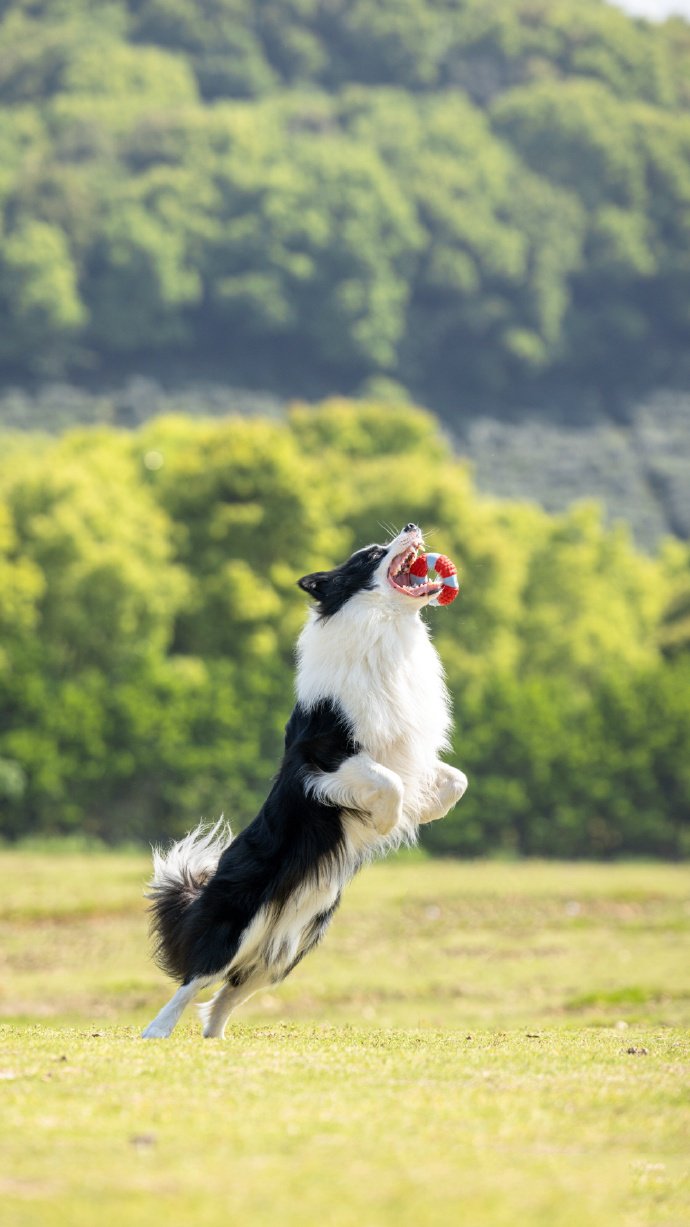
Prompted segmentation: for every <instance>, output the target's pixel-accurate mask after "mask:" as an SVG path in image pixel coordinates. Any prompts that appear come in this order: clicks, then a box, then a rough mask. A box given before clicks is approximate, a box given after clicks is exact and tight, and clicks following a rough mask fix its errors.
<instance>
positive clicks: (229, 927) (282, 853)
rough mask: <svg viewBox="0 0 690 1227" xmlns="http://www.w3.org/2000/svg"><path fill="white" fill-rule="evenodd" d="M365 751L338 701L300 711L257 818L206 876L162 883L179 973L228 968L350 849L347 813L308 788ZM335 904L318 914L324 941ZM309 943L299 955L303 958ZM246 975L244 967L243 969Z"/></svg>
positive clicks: (166, 956)
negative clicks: (258, 920)
mask: <svg viewBox="0 0 690 1227" xmlns="http://www.w3.org/2000/svg"><path fill="white" fill-rule="evenodd" d="M360 749H361V747H360V746H359V745H358V743H357V742H356V741H355V740H354V738H353V736H352V733H351V731H350V729H349V726H348V724H347V721H346V719H345V717H344V716H343V714H342V712H341V711H340V709H339V708H338V706H337V704H335V703H334V702H332V701H330V700H324V701H323V702H321V703H318V704H317V705H315V706H314V707H312V708H310V709H309V710H308V711H307V710H305V709H304V708H303V707H301V706H300V705H299V704H298V705H297V706H296V707H295V709H294V711H293V713H292V715H291V717H290V720H289V721H288V724H287V726H286V729H285V752H284V756H283V761H282V763H281V766H280V770H279V772H278V774H277V776H276V778H275V780H274V781H273V785H272V787H271V791H270V793H269V795H268V797H267V799H266V801H265V802H264V804H263V806H262V807H261V809H260V811H259V813H258V814H257V816H256V818H254V819H253V821H252V822H251V823H250V824H249V826H248V827H245V829H244V830H243V831H241V832H240V833H239V835H237V836H236V838H235V839H233V840H232V842H231V843H230V844H229V845H228V847H227V848H226V849H225V851H224V852H223V853H222V855H221V857H220V860H219V862H218V865H217V868H216V870H215V873H213V874H212V875H211V876H209V877H208V879H207V880H205V881H201V882H200V881H199V880H195V879H194V878H193V877H192V876H191V875H189V874H187V877H186V879H185V878H184V875H183V878H182V880H181V881H179V882H177V883H173V882H170V883H165V882H164V883H163V884H162V885H161V886H159V887H157V888H154V890H153V891H152V893H151V898H152V905H151V911H152V931H153V934H154V939H155V941H156V958H157V962H158V964H159V966H160V967H162V968H163V970H165V971H166V972H167V973H168V974H169V975H170V976H172V978H173V979H176V980H179V981H181V982H182V983H187V982H188V981H190V980H192V979H193V978H194V977H196V976H204V975H208V976H214V975H217V974H218V973H219V972H221V971H223V970H224V969H225V968H227V966H228V964H229V963H230V962H231V961H232V959H233V957H234V955H235V954H236V952H237V949H238V946H239V942H240V937H241V935H242V933H243V932H244V930H245V929H246V928H247V926H248V924H249V923H250V921H251V920H252V917H253V916H254V915H255V914H256V913H257V912H258V910H259V909H260V908H261V907H263V906H264V905H267V904H271V905H272V906H273V907H274V908H275V909H276V911H279V910H280V909H281V908H282V907H283V906H284V904H285V903H286V901H287V900H288V899H289V898H290V896H291V895H292V894H293V893H294V891H295V890H296V889H297V888H298V887H299V886H300V885H301V884H302V883H303V882H304V881H305V880H311V881H316V880H318V875H319V872H320V871H326V870H327V868H328V866H329V865H332V863H333V860H334V859H335V860H337V858H338V856H339V855H340V854H341V852H342V847H343V824H342V816H341V811H340V810H339V809H338V808H337V807H335V806H332V805H326V804H324V803H323V802H321V801H318V800H316V799H315V798H314V797H312V796H311V795H309V794H308V793H306V792H305V789H304V780H305V777H306V776H307V775H308V774H309V773H310V772H312V771H313V770H315V769H316V770H322V771H328V772H331V771H336V770H337V768H338V767H339V766H340V765H341V763H342V762H344V760H345V759H346V758H348V757H349V756H350V755H353V754H357V753H359V751H360ZM334 910H335V906H334V907H333V908H331V909H330V910H329V912H328V913H324V915H323V916H321V917H317V918H316V920H318V921H319V922H320V923H319V924H315V925H314V935H313V940H314V941H317V940H318V937H319V935H320V933H321V932H323V930H324V929H325V926H326V924H327V922H328V920H329V919H330V915H331V914H332V912H333V911H334ZM305 953H306V948H305V949H303V950H302V951H301V953H300V955H299V957H300V958H301V957H303V955H304V954H305ZM240 974H241V973H240Z"/></svg>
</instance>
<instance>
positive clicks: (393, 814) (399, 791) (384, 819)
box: [369, 767, 405, 835]
mask: <svg viewBox="0 0 690 1227" xmlns="http://www.w3.org/2000/svg"><path fill="white" fill-rule="evenodd" d="M384 770H385V768H383V767H382V768H381V771H382V772H383V771H384ZM404 792H405V790H404V788H403V782H402V780H401V779H400V777H399V776H397V775H395V773H394V772H393V771H386V778H385V779H383V780H382V781H381V784H380V786H379V787H378V788H377V789H376V792H375V793H374V795H373V796H372V798H371V800H370V809H369V812H370V814H371V820H372V822H373V824H374V826H375V827H376V830H377V831H378V833H379V835H390V833H391V831H392V830H393V829H394V828H395V827H396V826H397V825H398V823H399V822H400V820H401V818H402V815H403V797H404Z"/></svg>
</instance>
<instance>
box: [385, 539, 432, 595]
mask: <svg viewBox="0 0 690 1227" xmlns="http://www.w3.org/2000/svg"><path fill="white" fill-rule="evenodd" d="M423 552H424V542H423V541H417V542H416V543H415V544H414V545H408V547H407V549H405V550H403V552H402V554H396V556H395V558H394V559H393V561H392V563H391V565H390V566H389V568H388V583H389V584H390V585H391V587H392V588H395V590H396V592H404V594H405V596H411V597H413V598H414V599H415V600H419V599H420V598H421V597H424V596H436V594H437V593H439V592H440V591H441V588H442V587H443V585H442V584H440V583H436V584H432V583H430V582H422V583H420V581H419V578H418V576H416V575H413V574H412V572H411V570H410V567H411V566H412V564H413V562H414V561H415V559H416V558H418V557H419V555H420V554H422V553H423Z"/></svg>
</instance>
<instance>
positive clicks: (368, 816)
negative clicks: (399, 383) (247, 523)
mask: <svg viewBox="0 0 690 1227" xmlns="http://www.w3.org/2000/svg"><path fill="white" fill-rule="evenodd" d="M423 548H424V542H423V539H422V534H421V531H420V529H419V528H417V526H416V525H415V524H407V525H406V527H405V528H404V529H403V531H402V532H401V533H400V534H399V535H398V536H397V537H396V538H395V539H394V540H393V541H392V542H390V544H388V545H368V546H365V548H364V549H361V550H358V551H357V552H356V553H355V554H353V555H352V557H351V558H350V559H348V561H347V562H345V563H343V564H342V565H341V566H339V567H336V568H335V570H333V571H316V572H315V573H314V574H313V575H305V576H303V578H302V579H300V580H299V581H298V583H299V586H300V587H301V588H302V589H303V590H304V591H305V592H306V593H308V595H309V596H310V597H312V598H313V600H314V602H315V606H314V608H313V609H311V610H310V612H309V617H308V620H307V623H306V626H305V627H304V630H303V631H302V634H301V637H300V640H299V645H298V670H297V703H296V706H295V709H294V711H293V713H292V715H291V717H290V720H289V722H288V724H287V727H286V730H285V752H284V756H283V761H282V764H281V767H280V770H279V772H278V774H277V776H276V778H275V780H274V782H273V785H272V788H271V791H270V793H269V795H268V798H267V800H266V802H265V803H264V805H263V807H262V808H261V810H260V811H259V813H258V815H257V817H256V818H255V819H254V820H253V821H252V822H251V823H250V825H249V826H248V827H246V829H245V830H243V831H241V832H240V834H239V835H238V836H237V837H236V838H235V839H232V840H231V837H230V832H229V830H228V829H227V828H226V827H225V826H224V824H223V823H222V821H221V823H218V824H217V825H216V826H215V827H213V828H212V829H211V830H207V829H205V828H204V827H203V824H202V826H201V827H199V828H198V829H197V830H196V831H195V832H193V833H192V834H190V835H188V836H187V837H186V839H183V840H182V841H181V842H180V843H177V844H174V845H173V847H172V848H171V849H170V851H168V852H167V853H165V854H164V853H162V852H161V851H160V850H155V851H154V872H153V879H152V882H151V885H150V895H149V897H150V898H151V900H152V905H151V911H152V930H153V933H154V935H155V938H156V950H155V957H156V960H157V962H158V964H159V966H160V967H162V968H163V969H164V970H165V971H166V972H167V973H168V974H169V975H170V976H171V977H172V978H173V979H175V980H177V981H179V982H180V984H181V987H180V988H179V989H178V990H177V992H176V993H175V995H174V996H173V997H172V998H171V1000H170V1001H169V1002H168V1004H167V1005H165V1006H164V1007H163V1009H162V1010H161V1011H160V1013H159V1014H158V1015H157V1016H156V1018H154V1020H153V1022H152V1023H150V1025H149V1026H148V1027H147V1028H146V1030H145V1031H144V1033H143V1034H144V1037H145V1038H147V1039H153V1038H161V1037H164V1036H168V1035H170V1033H171V1031H172V1030H173V1027H174V1026H175V1024H176V1023H177V1021H178V1020H179V1018H180V1016H181V1014H182V1012H183V1010H184V1009H185V1006H187V1005H188V1003H189V1002H190V1001H192V999H193V998H194V997H196V995H197V994H198V993H200V992H202V991H203V990H204V989H206V988H208V987H209V986H210V985H212V984H214V983H217V982H219V981H220V982H222V983H221V987H220V988H219V989H218V991H217V992H216V994H215V996H214V997H213V998H212V999H211V1000H210V1001H209V1002H208V1003H207V1004H205V1005H201V1006H200V1007H199V1009H200V1012H201V1017H202V1021H203V1031H204V1035H205V1036H218V1037H222V1036H223V1034H224V1031H225V1024H226V1022H227V1019H228V1017H229V1015H230V1013H231V1012H232V1011H233V1010H234V1009H235V1008H236V1007H237V1006H238V1005H239V1004H240V1003H241V1002H242V1001H245V1000H246V998H247V997H249V996H250V995H251V994H252V993H254V992H256V990H257V989H259V988H262V987H263V986H265V985H269V984H277V983H278V982H279V981H281V980H284V979H285V977H286V976H287V975H288V974H289V973H290V972H291V971H292V969H293V967H295V966H296V965H297V963H299V961H300V959H303V958H304V956H305V954H307V952H308V951H309V950H311V948H312V946H314V945H316V943H317V942H318V941H319V940H320V939H321V938H322V937H323V935H324V933H325V931H326V928H327V927H328V923H329V921H330V919H331V917H332V916H333V913H334V912H335V909H336V908H337V906H338V903H339V901H340V895H341V892H342V890H343V887H344V886H345V885H346V883H347V882H348V881H349V880H350V879H351V878H352V877H353V875H354V874H355V873H356V872H357V870H358V869H359V868H360V866H361V865H362V864H363V863H364V862H365V861H366V860H367V859H369V858H370V857H371V856H373V855H374V854H376V853H381V852H385V851H387V850H389V849H391V848H396V847H398V846H399V845H400V844H402V843H408V842H412V841H414V839H415V837H416V834H417V829H418V827H419V825H420V824H421V823H423V822H433V821H434V820H435V819H436V818H443V816H444V815H445V814H447V813H448V811H449V810H450V809H451V808H452V807H453V806H454V805H455V804H456V802H457V801H459V800H460V798H461V797H462V795H463V793H464V791H465V789H466V787H467V779H466V777H465V776H464V775H463V773H462V772H461V771H457V770H456V769H455V768H454V767H451V766H449V765H448V764H447V763H443V762H441V761H440V759H439V757H438V755H439V752H440V751H442V750H446V749H448V731H449V728H450V704H449V699H448V693H447V691H446V687H445V685H444V681H443V671H442V667H441V662H440V660H439V657H438V654H437V652H436V650H435V649H434V647H433V646H432V644H431V641H430V639H429V635H428V632H427V629H426V627H425V625H424V623H423V622H422V619H421V618H420V609H421V608H422V607H423V606H425V605H428V604H429V601H430V600H432V598H433V597H434V596H435V595H436V594H437V593H438V591H439V590H440V584H437V583H425V584H421V585H419V586H418V587H417V586H413V583H412V577H411V576H410V566H411V564H412V563H413V562H414V559H415V558H416V557H417V555H418V553H419V551H420V550H422V549H423Z"/></svg>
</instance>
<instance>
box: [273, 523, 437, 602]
mask: <svg viewBox="0 0 690 1227" xmlns="http://www.w3.org/2000/svg"><path fill="white" fill-rule="evenodd" d="M423 550H424V538H423V537H422V531H421V529H420V528H418V527H417V525H416V524H406V525H405V527H404V529H403V530H402V532H401V533H399V534H398V536H397V537H395V538H394V539H393V541H391V542H390V543H389V544H388V545H365V546H364V548H363V549H361V550H357V551H356V552H355V553H354V554H353V555H352V557H351V558H348V560H347V562H343V563H341V565H340V566H339V567H335V568H334V569H333V570H332V571H314V572H313V574H312V575H303V576H302V578H301V579H300V580H298V581H297V583H298V585H299V587H300V588H302V589H303V590H304V592H307V593H308V594H309V596H310V597H313V599H314V600H315V601H316V602H317V608H318V612H319V614H320V615H321V617H322V618H330V617H332V616H333V614H336V613H338V612H339V611H340V610H341V609H342V608H343V606H344V605H346V604H347V602H348V601H350V600H352V598H353V597H361V598H364V599H367V600H370V601H371V602H372V603H376V604H378V605H379V606H381V605H384V604H385V606H386V607H387V608H390V609H391V610H394V611H399V612H400V613H406V612H410V611H411V612H415V611H416V610H418V609H420V608H421V607H422V606H424V605H428V604H429V601H431V600H432V598H433V597H435V596H436V595H437V594H438V593H439V592H440V591H441V587H442V585H441V584H440V583H434V584H432V583H423V584H418V585H413V583H412V575H411V573H410V567H411V566H412V563H413V562H414V560H415V558H417V556H418V555H419V554H420V553H421V552H422V551H423Z"/></svg>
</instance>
